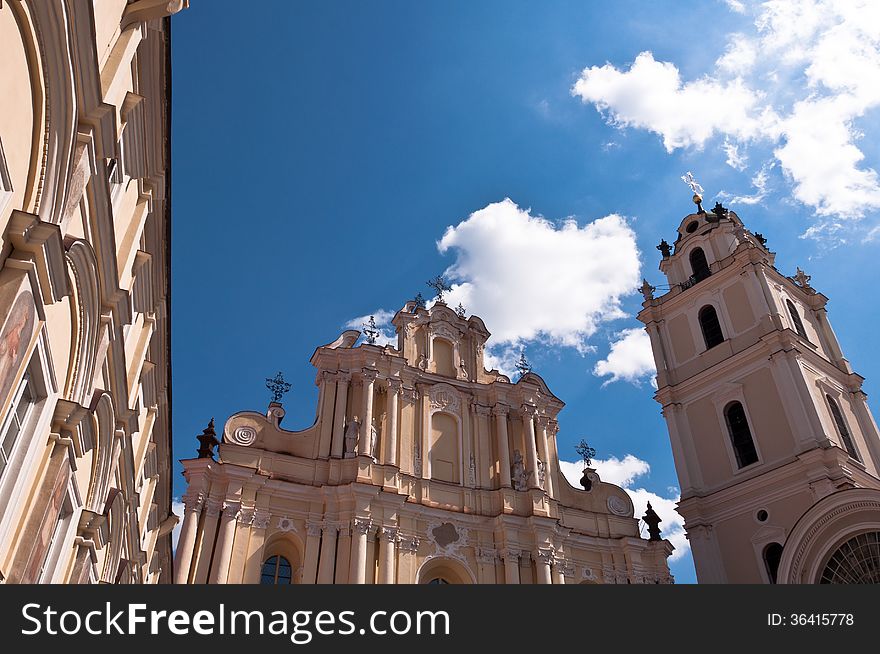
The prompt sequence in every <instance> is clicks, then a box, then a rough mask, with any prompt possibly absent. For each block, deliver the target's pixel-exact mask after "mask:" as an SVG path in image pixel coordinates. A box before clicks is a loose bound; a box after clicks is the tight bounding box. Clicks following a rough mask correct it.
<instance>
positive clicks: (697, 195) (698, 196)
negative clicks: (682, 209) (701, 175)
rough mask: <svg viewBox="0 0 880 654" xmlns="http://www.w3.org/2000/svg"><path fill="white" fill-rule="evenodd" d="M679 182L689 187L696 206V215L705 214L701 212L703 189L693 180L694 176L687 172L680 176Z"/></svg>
mask: <svg viewBox="0 0 880 654" xmlns="http://www.w3.org/2000/svg"><path fill="white" fill-rule="evenodd" d="M681 180H682V181H683V182H684V183H685V184H687V185H688V186H690V187H691V191H693V192H694V197H693V201H694V204H695V205H697V213H706V212H705V211H703V205H702V204H701V202H702V201H703V187H702V186H700V184H699V182H697V180H696V179H695V178H694V174H693V173H692V172H691V171H687V173H685V174H684V175H682V176H681Z"/></svg>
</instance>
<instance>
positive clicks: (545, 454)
mask: <svg viewBox="0 0 880 654" xmlns="http://www.w3.org/2000/svg"><path fill="white" fill-rule="evenodd" d="M549 424H550V419H549V418H548V417H547V416H540V417H539V418H538V429H539V430H540V439H539V440H538V444H539V445H540V456H541V461H543V462H544V492H545V493H547V495H549V496H550V497H554V496H555V495H556V493H554V492H553V475H552V474H551V473H550V468H551V463H550V462H551V460H552V459H553V456H552V454H551V452H550V439H549V437H548V436H547V430H548V427H549Z"/></svg>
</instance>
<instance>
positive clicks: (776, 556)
mask: <svg viewBox="0 0 880 654" xmlns="http://www.w3.org/2000/svg"><path fill="white" fill-rule="evenodd" d="M781 560H782V545H780V544H779V543H770V544H769V545H768V546H767V547H765V548H764V566H765V567H766V568H767V576H768V577H769V578H770V583H771V584H775V583H776V573H777V572H778V571H779V561H781Z"/></svg>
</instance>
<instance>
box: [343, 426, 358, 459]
mask: <svg viewBox="0 0 880 654" xmlns="http://www.w3.org/2000/svg"><path fill="white" fill-rule="evenodd" d="M360 429H361V423H360V422H358V417H357V416H352V418H351V422H350V423H348V426H347V427H346V428H345V455H344V456H345V458H346V459H350V458H351V457H353V456H355V455H356V454H357V442H358V436H359V434H360Z"/></svg>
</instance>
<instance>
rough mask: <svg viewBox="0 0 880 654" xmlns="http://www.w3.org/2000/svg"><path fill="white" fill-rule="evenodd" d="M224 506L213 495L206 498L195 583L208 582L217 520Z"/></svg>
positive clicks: (194, 577)
mask: <svg viewBox="0 0 880 654" xmlns="http://www.w3.org/2000/svg"><path fill="white" fill-rule="evenodd" d="M222 508H223V502H222V501H221V500H218V499H215V498H213V497H209V498H208V499H207V500H205V509H204V511H205V519H204V521H203V524H202V540H201V543H200V545H199V551H198V559H197V561H196V571H195V573H194V574H193V583H194V584H206V583H208V573H209V572H210V570H209V569H208V567H209V566H210V565H211V554H212V553H213V547H214V538H215V537H216V535H217V520H218V518H219V516H220V511H221V509H222Z"/></svg>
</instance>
